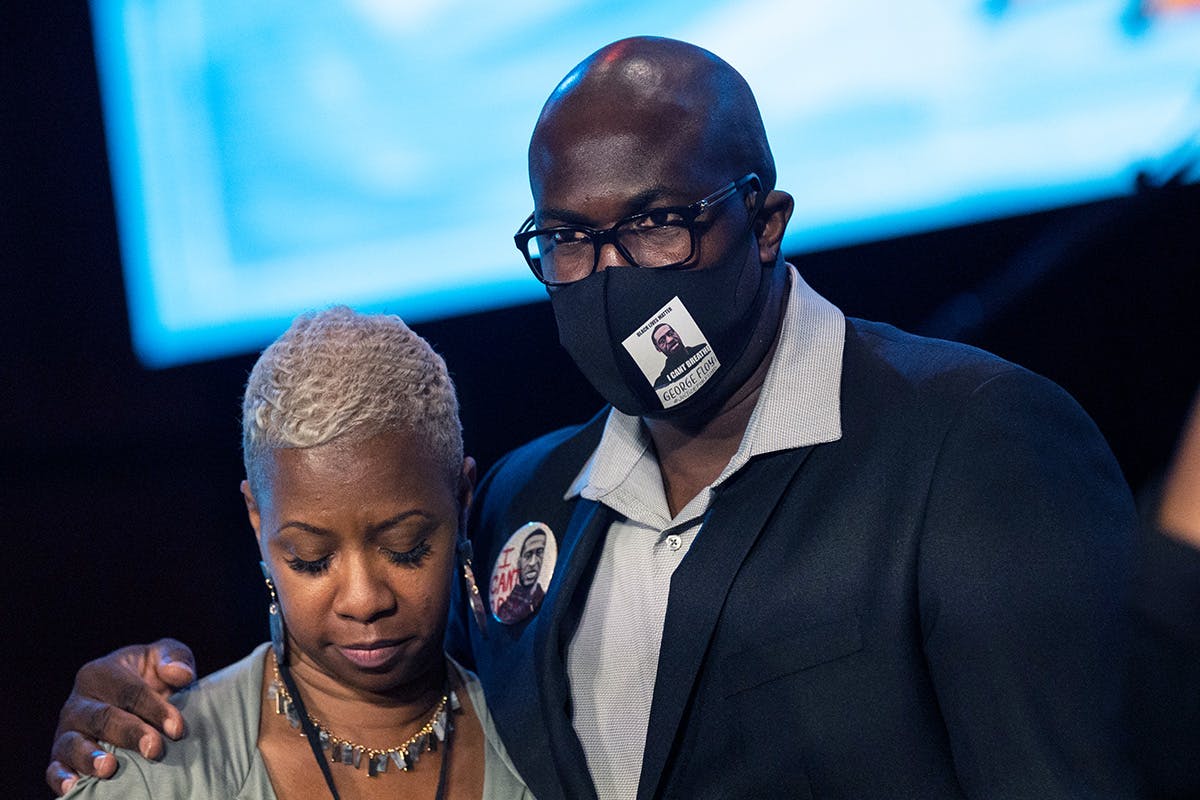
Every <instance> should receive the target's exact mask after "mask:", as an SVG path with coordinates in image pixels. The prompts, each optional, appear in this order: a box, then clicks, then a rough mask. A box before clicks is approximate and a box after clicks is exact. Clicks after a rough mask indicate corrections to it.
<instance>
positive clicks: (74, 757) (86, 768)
mask: <svg viewBox="0 0 1200 800" xmlns="http://www.w3.org/2000/svg"><path fill="white" fill-rule="evenodd" d="M50 758H51V759H52V762H51V764H50V768H49V769H47V770H46V780H47V782H49V781H50V776H51V771H52V770H53V769H54V767H55V765H56V764H57V765H58V767H59V769H60V770H61V771H62V772H63V773H66V774H68V775H70V774H71V773H73V774H74V775H95V776H96V777H97V778H111V777H112V775H113V773H114V772H116V771H117V758H116V756H114V755H113V754H112V753H107V752H105V751H104V750H101V749H100V746H99V745H97V744H96V743H95V742H93V741H92V740H91V739H88V738H87V737H86V736H82V735H80V734H78V733H76V732H75V731H67V732H66V733H64V734H63V735H61V736H59V737H58V738H57V739H55V740H54V747H53V748H52V749H51V750H50ZM50 788H51V789H53V788H55V787H54V784H53V783H51V785H50ZM63 791H66V790H65V789H64V790H63Z"/></svg>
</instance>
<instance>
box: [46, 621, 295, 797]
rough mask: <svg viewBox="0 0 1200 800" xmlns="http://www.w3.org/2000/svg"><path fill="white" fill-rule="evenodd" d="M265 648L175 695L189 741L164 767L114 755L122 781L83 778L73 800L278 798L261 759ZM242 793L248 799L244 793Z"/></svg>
mask: <svg viewBox="0 0 1200 800" xmlns="http://www.w3.org/2000/svg"><path fill="white" fill-rule="evenodd" d="M269 646H270V645H266V644H264V645H260V646H259V647H256V648H255V649H254V651H253V652H251V653H250V654H249V655H248V656H246V657H245V658H243V659H242V660H240V661H238V662H236V663H234V664H230V665H229V666H227V667H225V668H224V669H221V670H219V671H217V672H214V673H213V674H211V675H208V676H207V677H205V678H202V679H201V680H200V681H198V682H197V683H195V684H194V685H192V686H191V687H189V688H187V689H185V690H183V691H181V692H178V693H176V694H175V695H173V696H172V697H171V702H172V703H173V704H175V706H176V707H178V708H179V710H180V711H181V712H183V719H184V723H185V725H186V729H187V735H186V736H184V738H183V739H181V740H179V741H177V742H172V741H169V740H165V739H164V744H165V751H164V753H163V756H162V758H161V759H160V760H159V761H158V762H153V761H148V760H146V759H145V758H143V757H142V756H141V755H140V754H139V753H136V752H133V751H129V750H124V749H120V748H107V749H112V751H113V752H114V753H115V754H116V756H117V763H118V767H117V775H116V776H115V777H113V778H111V779H109V780H105V781H100V780H95V779H92V778H83V779H81V780H80V781H79V783H78V784H77V785H76V788H75V789H73V790H72V791H71V793H70V794H68V795H67V796H66V797H67V798H70V799H71V800H75V798H80V800H83V799H84V798H87V799H88V800H101V799H102V798H103V799H107V798H141V797H146V798H152V797H197V798H199V797H238V798H246V799H247V800H249V798H258V797H264V798H272V799H273V798H274V794H273V793H270V783H269V780H268V781H267V782H266V783H265V787H266V790H267V792H269V793H263V792H262V791H261V788H262V787H261V785H260V784H261V783H262V779H265V778H266V773H265V768H264V767H263V766H262V762H261V757H260V756H259V755H258V748H257V741H258V723H259V716H260V712H261V709H262V700H261V696H262V695H261V687H262V677H263V662H264V660H265V658H266V649H267V648H268V647H269ZM243 790H248V792H246V793H243Z"/></svg>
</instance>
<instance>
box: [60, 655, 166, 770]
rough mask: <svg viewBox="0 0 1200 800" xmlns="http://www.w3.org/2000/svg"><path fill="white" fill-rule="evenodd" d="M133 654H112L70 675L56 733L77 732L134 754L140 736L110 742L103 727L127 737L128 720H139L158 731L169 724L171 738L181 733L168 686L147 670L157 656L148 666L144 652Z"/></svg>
mask: <svg viewBox="0 0 1200 800" xmlns="http://www.w3.org/2000/svg"><path fill="white" fill-rule="evenodd" d="M139 649H140V652H137V653H134V654H129V655H124V656H117V654H113V655H110V656H105V657H104V658H99V659H96V660H95V661H91V662H89V663H87V664H85V665H84V666H83V668H82V669H80V670H79V672H78V673H77V674H76V676H75V692H74V693H73V694H72V695H71V697H70V698H69V699H68V701H67V704H66V705H65V706H64V707H63V711H62V715H61V716H60V717H59V730H66V729H72V730H77V731H80V732H81V733H83V734H84V735H86V736H91V737H92V738H95V739H104V740H105V741H108V742H112V743H113V744H116V745H119V746H121V747H127V748H130V749H137V741H138V739H140V738H141V734H140V733H139V734H138V735H136V736H134V738H133V739H132V740H128V739H123V738H113V736H112V734H113V731H112V730H110V729H109V727H108V726H110V725H114V726H116V730H117V731H118V732H129V731H130V720H132V719H133V717H140V718H141V719H143V720H145V721H146V722H148V723H150V724H151V725H153V726H154V727H156V728H158V729H159V730H162V729H163V725H164V723H166V722H167V721H168V720H171V721H172V724H171V726H170V727H172V728H174V729H175V730H174V731H172V733H173V734H178V733H180V732H182V731H181V728H182V718H181V717H180V716H179V710H178V709H176V708H175V707H174V706H172V705H171V704H170V703H169V702H167V696H168V695H169V694H170V691H171V690H170V687H168V686H166V685H165V684H163V683H162V681H161V680H160V679H159V678H158V677H157V667H156V666H154V665H153V664H155V662H157V654H153V655H154V661H153V662H152V661H151V660H150V658H151V655H152V654H151V653H150V651H149V650H148V649H147V648H139ZM119 652H120V651H118V653H119ZM122 658H124V659H128V660H129V661H133V660H137V661H139V662H141V667H140V668H139V667H134V666H130V665H129V663H128V661H122ZM148 681H149V682H148ZM114 706H115V708H114ZM130 715H133V716H130ZM141 727H145V726H139V728H141ZM130 735H132V734H130Z"/></svg>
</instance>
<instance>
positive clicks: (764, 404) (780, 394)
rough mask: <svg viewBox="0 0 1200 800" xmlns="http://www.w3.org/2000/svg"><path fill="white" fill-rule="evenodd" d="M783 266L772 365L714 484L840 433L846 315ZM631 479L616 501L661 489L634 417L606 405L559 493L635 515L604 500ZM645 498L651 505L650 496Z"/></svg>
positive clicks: (649, 450) (644, 437)
mask: <svg viewBox="0 0 1200 800" xmlns="http://www.w3.org/2000/svg"><path fill="white" fill-rule="evenodd" d="M788 272H789V275H790V278H791V288H790V290H789V292H788V304H787V310H786V312H785V313H784V316H783V321H782V324H781V325H780V330H779V343H778V346H777V347H776V348H775V354H774V356H773V357H772V359H771V366H770V367H769V368H768V370H767V376H766V378H765V379H764V381H763V388H762V391H761V392H760V393H759V397H758V402H757V404H756V405H755V407H754V411H753V412H752V414H751V416H750V422H749V424H748V425H747V426H746V433H745V435H744V436H743V437H742V442H741V444H740V445H739V447H738V450H737V452H736V453H735V454H734V456H733V458H732V459H730V461H729V464H728V465H726V467H725V469H724V470H723V471H722V472H721V474H720V476H718V478H717V479H716V481H714V482H713V486H716V485H717V484H719V483H721V482H723V481H724V480H725V479H727V478H728V477H729V476H731V475H733V474H734V473H735V472H737V471H738V470H739V469H741V468H742V467H743V466H745V464H746V462H748V461H749V460H750V459H751V458H752V457H754V456H758V455H763V454H764V453H772V452H775V451H778V450H789V449H794V448H799V447H808V446H809V445H814V444H823V443H825V442H833V441H837V440H838V439H840V438H841V437H842V424H841V408H840V398H841V379H842V349H843V347H844V346H845V342H846V322H845V317H844V316H843V315H842V312H841V311H840V310H838V308H837V307H836V306H834V305H833V304H832V303H830V302H829V301H828V300H826V299H825V298H824V297H821V295H819V294H817V293H816V291H814V290H813V289H812V288H810V287H809V285H808V284H807V283H805V282H804V279H803V278H801V277H800V273H798V272H797V271H796V268H795V267H793V266H792V265H790V264H789V265H788ZM651 469H652V470H653V472H654V478H655V480H653V481H649V482H647V481H645V480H644V479H645V478H646V477H647V474H646V473H647V471H648V470H651ZM631 478H636V479H637V480H636V483H637V484H639V485H640V486H639V489H640V491H639V492H636V493H633V494H632V495H630V494H629V493H624V492H622V493H621V494H622V495H623V498H621V499H622V500H624V502H619V503H618V504H619V505H621V506H625V505H627V503H628V502H629V501H630V500H631V499H632V500H633V502H635V504H637V505H641V504H640V503H637V501H636V498H637V497H643V496H644V493H645V492H646V491H650V492H651V493H653V492H655V491H657V493H658V494H662V479H661V475H660V474H659V473H658V465H657V463H656V461H655V459H654V452H653V450H652V448H651V447H650V437H649V435H648V434H647V433H646V431H645V429H644V428H643V427H642V424H641V420H640V418H639V417H633V416H629V415H628V414H623V413H621V412H620V411H618V410H617V409H615V408H613V409H610V410H609V414H608V419H607V420H606V422H605V426H604V433H603V435H602V436H601V438H600V444H599V445H597V446H596V449H595V450H594V451H593V452H592V455H591V457H590V458H588V461H587V463H586V464H584V466H583V469H581V470H580V471H579V474H578V475H577V476H576V478H575V480H574V481H573V482H572V483H571V486H570V487H569V488H568V489H567V493H566V495H565V499H568V500H569V499H571V498H572V497H575V496H576V495H580V496H583V497H585V498H587V499H589V500H598V501H601V502H604V503H606V504H609V505H612V506H613V507H614V508H616V510H618V511H620V512H621V513H625V514H626V516H630V517H635V518H636V517H637V516H640V515H638V514H636V513H634V514H630V513H628V511H627V510H626V509H625V508H619V507H617V505H618V504H613V503H610V502H609V501H610V499H611V500H617V499H618V498H614V497H612V495H613V494H614V493H615V492H617V490H618V489H619V488H620V487H622V486H623V485H625V484H627V483H629V482H630V479H631ZM655 487H656V488H655ZM651 504H652V505H655V506H657V505H658V503H656V502H653V501H651ZM663 504H664V505H665V500H664V501H663ZM689 505H690V504H689Z"/></svg>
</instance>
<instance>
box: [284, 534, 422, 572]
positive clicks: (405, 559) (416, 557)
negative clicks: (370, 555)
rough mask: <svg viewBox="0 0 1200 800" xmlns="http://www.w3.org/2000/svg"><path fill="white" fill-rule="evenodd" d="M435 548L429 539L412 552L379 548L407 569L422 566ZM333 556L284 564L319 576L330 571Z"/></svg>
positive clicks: (292, 558)
mask: <svg viewBox="0 0 1200 800" xmlns="http://www.w3.org/2000/svg"><path fill="white" fill-rule="evenodd" d="M432 549H433V548H432V547H431V546H430V544H429V540H428V539H422V540H421V541H420V543H418V544H417V546H416V547H414V548H412V549H411V550H404V551H397V550H391V549H389V548H387V547H381V548H379V550H380V552H381V553H383V554H384V556H386V557H387V560H388V561H390V562H392V563H393V564H397V565H399V566H405V567H415V566H418V565H420V563H421V562H422V561H424V560H425V557H426V556H428V555H429V553H430V551H431V550H432ZM332 558H333V554H332V553H331V554H329V555H324V556H321V557H320V558H316V559H311V560H310V559H304V558H300V557H299V556H296V555H293V556H289V557H287V558H285V559H284V562H285V563H286V564H287V565H288V567H290V568H291V569H293V570H295V571H296V572H299V573H302V574H305V575H319V574H321V573H322V572H325V571H326V570H327V569H329V564H330V561H331V560H332Z"/></svg>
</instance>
